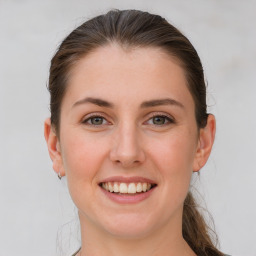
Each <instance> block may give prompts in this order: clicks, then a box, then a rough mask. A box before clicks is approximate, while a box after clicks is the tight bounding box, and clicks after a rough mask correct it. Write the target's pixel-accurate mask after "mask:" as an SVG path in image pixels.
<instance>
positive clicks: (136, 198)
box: [100, 187, 156, 204]
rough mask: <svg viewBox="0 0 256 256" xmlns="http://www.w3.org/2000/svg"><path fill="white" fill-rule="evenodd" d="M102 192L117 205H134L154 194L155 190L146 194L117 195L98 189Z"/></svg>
mask: <svg viewBox="0 0 256 256" xmlns="http://www.w3.org/2000/svg"><path fill="white" fill-rule="evenodd" d="M100 188H101V190H102V192H103V193H104V194H105V195H106V196H107V197H108V198H109V199H110V200H112V201H114V202H116V203H119V204H136V203H139V202H141V201H144V200H145V199H147V198H148V197H150V195H151V194H152V193H153V192H154V190H155V188H156V187H154V188H152V189H150V190H149V191H147V192H142V193H139V194H123V195H121V194H117V193H111V192H109V191H107V190H105V189H104V188H102V187H100Z"/></svg>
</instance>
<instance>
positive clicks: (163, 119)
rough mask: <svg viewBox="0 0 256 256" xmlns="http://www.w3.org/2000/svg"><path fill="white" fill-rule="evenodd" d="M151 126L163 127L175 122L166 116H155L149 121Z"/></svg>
mask: <svg viewBox="0 0 256 256" xmlns="http://www.w3.org/2000/svg"><path fill="white" fill-rule="evenodd" d="M148 123H149V124H151V125H157V126H163V125H167V124H170V123H174V120H173V119H172V118H171V117H169V116H166V115H155V116H153V117H151V118H150V119H149V120H148Z"/></svg>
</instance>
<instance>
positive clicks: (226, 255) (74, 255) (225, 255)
mask: <svg viewBox="0 0 256 256" xmlns="http://www.w3.org/2000/svg"><path fill="white" fill-rule="evenodd" d="M80 249H81V248H79V249H78V250H77V251H76V252H75V253H74V254H72V256H76V254H77V253H78V252H79V251H80ZM224 256H231V255H228V254H224Z"/></svg>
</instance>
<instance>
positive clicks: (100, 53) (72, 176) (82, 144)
mask: <svg viewBox="0 0 256 256" xmlns="http://www.w3.org/2000/svg"><path fill="white" fill-rule="evenodd" d="M199 136H200V133H199V132H198V128H197V125H196V120H195V106H194V102H193V99H192V96H191V94H190V92H189V90H188V88H187V85H186V79H185V76H184V71H183V69H182V68H181V67H180V66H179V65H178V63H177V61H175V60H174V59H172V58H171V57H170V56H168V55H167V54H166V53H164V52H163V51H162V50H160V49H157V48H137V49H133V50H123V49H122V48H120V47H119V46H117V45H111V46H106V47H102V48H99V49H97V50H96V51H94V52H93V53H90V54H89V55H87V56H86V57H84V58H82V59H81V60H80V61H79V62H78V63H77V64H76V66H75V67H74V68H73V70H72V72H71V75H70V78H69V82H68V89H67V93H66V95H65V97H64V99H63V103H62V108H61V121H60V137H59V139H57V142H56V151H57V154H59V158H57V160H54V161H55V162H54V166H55V169H58V170H61V172H62V175H64V173H65V175H66V176H67V181H68V186H69V190H70V194H71V197H72V199H73V201H74V203H75V204H76V206H77V208H78V211H79V217H80V221H81V225H84V226H86V227H87V228H88V229H94V230H98V231H99V232H103V233H106V234H109V235H113V236H119V237H143V236H147V235H150V234H153V233H155V234H156V233H157V232H158V231H160V230H161V231H163V230H164V229H168V228H172V229H177V230H181V219H182V209H183V202H184V199H185V197H186V194H187V192H188V189H189V185H190V179H191V175H192V172H193V170H195V169H196V168H197V167H196V166H197V164H198V155H199V153H198V152H199V148H200V138H199Z"/></svg>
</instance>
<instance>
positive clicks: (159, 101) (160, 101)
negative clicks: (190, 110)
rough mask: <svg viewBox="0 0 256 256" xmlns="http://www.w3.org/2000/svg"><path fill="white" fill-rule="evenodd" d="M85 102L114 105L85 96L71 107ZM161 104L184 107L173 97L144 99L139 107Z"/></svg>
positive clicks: (101, 105)
mask: <svg viewBox="0 0 256 256" xmlns="http://www.w3.org/2000/svg"><path fill="white" fill-rule="evenodd" d="M86 103H92V104H95V105H97V106H100V107H107V108H113V107H114V104H113V103H110V102H108V101H106V100H103V99H99V98H92V97H86V98H84V99H82V100H79V101H77V102H76V103H75V104H73V106H72V107H75V106H79V105H82V104H86ZM162 105H173V106H178V107H181V108H184V105H183V104H182V103H180V102H179V101H176V100H174V99H171V98H166V99H156V100H149V101H144V102H142V103H141V105H140V107H141V108H148V107H156V106H162Z"/></svg>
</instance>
